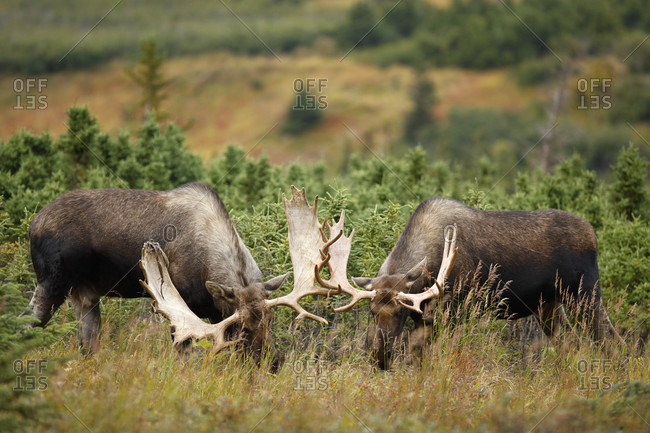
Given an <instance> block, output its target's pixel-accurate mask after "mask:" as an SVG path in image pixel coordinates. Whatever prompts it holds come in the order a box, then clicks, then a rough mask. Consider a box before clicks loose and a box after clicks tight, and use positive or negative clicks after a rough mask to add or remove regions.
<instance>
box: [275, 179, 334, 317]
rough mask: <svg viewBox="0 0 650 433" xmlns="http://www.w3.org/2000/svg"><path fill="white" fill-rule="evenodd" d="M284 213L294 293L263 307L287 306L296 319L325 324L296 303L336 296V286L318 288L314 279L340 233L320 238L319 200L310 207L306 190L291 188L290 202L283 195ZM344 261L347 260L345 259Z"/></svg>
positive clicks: (317, 276) (317, 277)
mask: <svg viewBox="0 0 650 433" xmlns="http://www.w3.org/2000/svg"><path fill="white" fill-rule="evenodd" d="M282 201H283V203H284V212H285V214H286V216H287V224H288V226H289V251H290V254H291V263H292V264H293V280H294V281H293V290H292V291H291V293H289V294H287V295H284V296H280V297H279V298H275V299H269V300H267V301H266V306H267V307H268V308H272V307H275V306H278V305H286V306H288V307H291V308H293V309H294V310H296V311H297V312H298V317H296V320H301V319H304V318H306V317H307V318H310V319H313V320H316V321H318V322H321V323H323V324H327V320H325V319H324V318H322V317H320V316H317V315H315V314H312V313H309V312H307V311H306V310H305V309H304V308H303V307H301V306H300V304H299V303H298V301H299V300H300V299H301V298H303V297H305V296H310V295H312V296H315V295H331V294H336V293H339V289H338V287H337V286H331V285H329V286H327V285H324V287H318V286H317V285H316V284H315V281H316V279H319V280H320V271H321V270H322V269H323V267H324V266H325V265H326V264H328V262H329V260H330V257H329V255H328V254H327V253H326V252H327V250H328V248H331V246H332V245H333V244H336V241H337V240H338V239H339V238H340V237H341V234H342V233H341V234H339V235H338V236H335V237H334V238H332V239H329V240H327V239H326V240H324V239H323V237H322V236H321V232H322V228H321V225H320V224H319V223H318V214H317V206H318V197H316V198H315V200H314V206H313V207H311V206H310V205H309V203H308V202H307V197H306V195H305V189H304V188H303V189H301V190H298V189H297V188H296V187H295V186H293V185H292V186H291V199H290V200H287V198H286V197H285V196H284V194H283V195H282ZM346 261H347V260H346Z"/></svg>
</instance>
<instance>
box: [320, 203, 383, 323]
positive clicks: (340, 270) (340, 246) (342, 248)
mask: <svg viewBox="0 0 650 433" xmlns="http://www.w3.org/2000/svg"><path fill="white" fill-rule="evenodd" d="M326 223H327V229H328V232H329V233H330V235H331V234H332V233H337V232H338V235H337V236H336V237H335V238H334V240H336V239H339V238H340V237H342V238H341V239H340V240H338V241H337V242H336V243H334V242H333V241H330V245H329V249H328V254H329V255H330V260H328V263H327V266H328V267H329V269H330V275H331V277H330V279H329V281H326V282H321V280H319V283H320V284H321V285H323V286H325V284H328V285H329V286H328V287H336V288H337V289H338V290H339V292H344V293H346V294H348V295H350V296H352V301H351V302H350V303H349V304H347V305H344V306H342V307H338V308H332V310H333V311H334V312H335V313H340V312H342V311H347V310H349V309H351V308H352V307H354V306H355V305H356V303H357V302H359V301H360V300H362V299H372V298H374V297H375V293H376V292H375V291H374V290H371V291H366V290H359V289H357V288H355V287H353V286H352V284H350V282H349V281H348V276H347V267H348V259H349V257H350V249H351V248H352V238H353V236H354V230H352V232H351V233H350V235H349V236H345V235H344V234H343V233H344V223H345V210H342V211H341V217H340V218H339V220H338V221H335V222H334V224H333V225H330V224H329V222H327V220H326V221H324V222H323V226H325V224H326ZM323 235H324V233H323ZM324 283H325V284H324Z"/></svg>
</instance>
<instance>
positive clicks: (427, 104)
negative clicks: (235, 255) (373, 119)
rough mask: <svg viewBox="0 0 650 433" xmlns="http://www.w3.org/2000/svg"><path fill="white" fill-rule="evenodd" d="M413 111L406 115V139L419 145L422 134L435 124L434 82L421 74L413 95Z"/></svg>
mask: <svg viewBox="0 0 650 433" xmlns="http://www.w3.org/2000/svg"><path fill="white" fill-rule="evenodd" d="M411 100H412V101H413V109H412V110H411V111H410V112H409V113H408V114H407V115H406V120H405V122H404V139H406V140H407V141H408V143H409V144H413V145H414V144H417V141H418V138H419V135H420V132H421V131H422V129H423V128H425V127H430V126H431V125H432V124H433V107H434V104H435V87H434V85H433V82H432V81H430V80H429V79H427V77H426V76H425V75H424V74H420V75H419V76H418V78H417V80H416V82H415V85H414V86H413V91H412V94H411Z"/></svg>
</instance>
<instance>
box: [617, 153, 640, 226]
mask: <svg viewBox="0 0 650 433" xmlns="http://www.w3.org/2000/svg"><path fill="white" fill-rule="evenodd" d="M612 168H613V169H614V175H615V176H616V181H615V182H614V187H613V190H612V200H613V201H614V206H615V208H616V210H618V211H619V212H620V213H621V214H622V215H623V216H624V217H625V218H627V219H628V220H631V219H634V217H638V216H642V215H643V207H644V206H645V204H646V201H647V199H648V191H647V189H646V177H647V175H648V172H647V170H648V160H646V159H645V158H642V157H641V156H640V155H639V149H637V148H636V147H635V146H634V145H633V144H630V145H629V146H627V147H624V148H622V149H621V151H620V152H619V154H618V159H617V161H616V164H615V165H614V166H613V167H612Z"/></svg>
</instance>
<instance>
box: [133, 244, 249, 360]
mask: <svg viewBox="0 0 650 433" xmlns="http://www.w3.org/2000/svg"><path fill="white" fill-rule="evenodd" d="M168 265H169V260H168V259H167V256H166V255H165V253H164V252H163V250H162V249H161V248H160V245H159V244H158V242H153V241H149V242H145V244H144V246H143V247H142V259H141V260H140V268H141V269H142V272H143V273H144V277H145V280H146V281H142V280H140V284H141V285H142V287H144V289H145V290H146V291H147V292H149V294H150V295H151V297H152V298H153V299H154V302H153V310H154V312H156V313H161V314H162V315H163V316H165V317H166V318H167V319H169V321H170V322H171V325H172V327H173V335H174V346H177V345H178V344H180V343H181V342H183V341H185V340H187V339H189V338H196V339H201V338H206V337H207V338H211V339H213V340H214V342H215V346H214V351H215V352H218V351H220V350H222V349H224V348H226V347H228V346H230V345H232V344H234V343H236V342H237V341H236V340H233V341H227V340H226V335H225V334H226V329H228V327H229V326H230V325H232V324H234V323H235V322H237V321H238V320H239V315H240V313H239V311H238V310H236V311H235V312H234V313H233V314H232V315H231V316H230V317H227V318H226V319H224V320H222V321H221V322H219V323H216V324H208V323H205V322H204V321H202V320H201V319H199V318H198V317H197V316H196V315H195V314H194V313H193V312H192V310H190V308H189V307H188V306H187V304H185V301H184V300H183V298H182V297H181V295H180V294H179V293H178V290H177V289H176V287H174V284H173V283H172V280H171V278H170V276H169V272H168V270H167V266H168Z"/></svg>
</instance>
